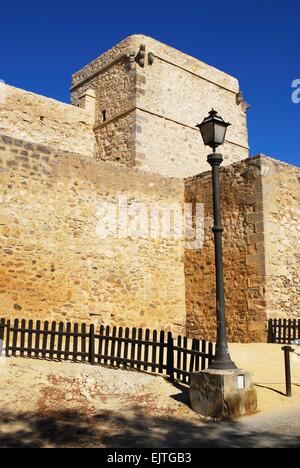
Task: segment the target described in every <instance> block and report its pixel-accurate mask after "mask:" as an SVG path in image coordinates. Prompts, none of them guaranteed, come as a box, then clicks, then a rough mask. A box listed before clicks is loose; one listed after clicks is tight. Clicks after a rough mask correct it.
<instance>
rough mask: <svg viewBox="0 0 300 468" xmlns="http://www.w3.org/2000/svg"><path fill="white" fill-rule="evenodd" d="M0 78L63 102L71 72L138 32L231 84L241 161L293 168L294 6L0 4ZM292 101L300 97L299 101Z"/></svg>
mask: <svg viewBox="0 0 300 468" xmlns="http://www.w3.org/2000/svg"><path fill="white" fill-rule="evenodd" d="M1 18H2V21H1V28H0V57H1V62H0V78H1V79H3V80H4V81H5V82H7V83H8V84H11V85H14V86H17V87H20V88H24V89H27V90H30V91H33V92H36V93H39V94H43V95H45V96H49V97H52V98H54V99H58V100H61V101H65V102H69V89H68V88H69V84H70V77H71V74H72V73H73V72H75V71H77V70H78V69H79V68H81V67H82V66H83V65H85V64H86V63H88V62H89V61H91V60H92V59H94V58H95V57H97V56H98V55H100V54H101V53H102V52H104V51H105V50H107V49H108V48H110V47H111V46H113V45H114V44H115V43H117V42H119V41H120V40H122V39H124V38H125V37H126V36H128V35H130V34H137V33H142V34H147V35H150V36H153V37H154V38H156V39H158V40H161V41H162V42H165V43H167V44H170V45H172V46H174V47H176V48H178V49H180V50H182V51H184V52H186V53H188V54H191V55H193V56H195V57H198V58H199V59H201V60H203V61H205V62H207V63H209V64H211V65H213V66H215V67H217V68H220V69H221V70H224V71H226V72H228V73H230V74H232V75H234V76H236V77H237V78H239V80H240V83H241V88H242V90H243V91H244V95H245V98H246V100H247V101H248V102H249V103H250V104H251V109H250V111H249V112H248V125H249V133H250V145H251V154H252V155H254V154H257V153H265V154H267V155H269V156H273V157H276V158H278V159H281V160H284V161H287V162H289V163H293V164H297V165H300V151H299V130H300V129H299V123H300V119H299V118H300V103H299V104H298V105H296V104H294V103H293V102H292V99H291V95H292V91H293V90H292V87H291V85H292V82H293V80H296V79H299V80H300V53H299V52H300V51H299V44H300V2H299V0H285V1H279V0H273V1H271V0H260V1H257V0H251V1H250V0H248V1H245V0H244V1H233V0H227V1H220V0H214V1H212V2H208V1H201V0H197V1H192V0H185V1H184V2H174V1H170V0H161V1H158V0H151V1H141V0H139V1H136V0H133V1H131V0H127V1H126V0H122V1H119V0H114V1H111V2H109V1H108V2H104V1H101V0H97V1H91V0H84V1H81V2H80V1H77V0H72V1H69V0H65V1H64V0H60V1H57V0H52V1H51V2H48V1H47V0H45V1H44V2H41V1H38V2H37V1H30V0H28V1H26V2H24V1H16V0H10V2H2V5H1ZM299 96H300V93H299Z"/></svg>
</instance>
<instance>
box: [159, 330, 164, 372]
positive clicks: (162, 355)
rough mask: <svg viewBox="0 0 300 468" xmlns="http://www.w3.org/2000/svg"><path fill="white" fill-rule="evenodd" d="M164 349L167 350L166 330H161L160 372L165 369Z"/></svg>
mask: <svg viewBox="0 0 300 468" xmlns="http://www.w3.org/2000/svg"><path fill="white" fill-rule="evenodd" d="M164 351H165V332H164V331H163V330H161V332H160V337H159V368H158V369H159V370H158V372H159V373H160V374H162V373H163V371H164Z"/></svg>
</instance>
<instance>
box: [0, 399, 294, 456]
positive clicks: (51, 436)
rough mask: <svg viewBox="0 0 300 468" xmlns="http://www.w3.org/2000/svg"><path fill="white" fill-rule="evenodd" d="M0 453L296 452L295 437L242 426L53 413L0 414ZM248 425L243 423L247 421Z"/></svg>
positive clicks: (139, 416)
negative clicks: (268, 449) (145, 450)
mask: <svg viewBox="0 0 300 468" xmlns="http://www.w3.org/2000/svg"><path fill="white" fill-rule="evenodd" d="M0 421H1V423H0V424H1V426H0V427H1V432H0V447H2V448H4V447H6V448H42V447H66V448H67V447H69V448H72V447H73V448H76V447H81V448H98V447H99V448H103V447H107V448H207V447H213V448H223V447H232V448H238V447H241V448H244V447H245V448H258V447H282V448H292V447H299V438H298V437H294V438H293V437H284V436H281V435H280V434H278V432H277V433H276V434H273V433H272V432H261V431H259V432H258V431H257V430H254V428H253V429H252V430H249V428H248V429H247V424H245V422H244V421H245V420H243V421H235V422H224V423H222V424H220V423H209V424H203V423H201V422H199V424H198V423H197V421H196V422H194V423H192V422H191V423H190V422H189V421H187V420H183V419H176V418H174V417H172V418H168V417H150V416H145V414H144V413H142V412H141V411H140V410H138V409H136V408H132V411H131V413H130V415H129V416H128V415H126V416H124V415H121V414H119V413H115V412H110V411H107V412H106V411H104V412H101V413H98V414H91V415H87V414H82V413H77V412H69V411H68V412H55V413H52V414H51V415H47V416H44V415H37V414H22V415H14V414H11V413H4V412H2V413H1V414H0ZM246 421H247V419H246Z"/></svg>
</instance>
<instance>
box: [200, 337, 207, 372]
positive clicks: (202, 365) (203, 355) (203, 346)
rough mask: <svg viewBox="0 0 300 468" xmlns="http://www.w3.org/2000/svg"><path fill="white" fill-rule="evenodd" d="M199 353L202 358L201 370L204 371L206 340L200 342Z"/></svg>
mask: <svg viewBox="0 0 300 468" xmlns="http://www.w3.org/2000/svg"><path fill="white" fill-rule="evenodd" d="M201 352H202V358H201V370H204V369H205V367H206V358H205V355H206V340H202V344H201Z"/></svg>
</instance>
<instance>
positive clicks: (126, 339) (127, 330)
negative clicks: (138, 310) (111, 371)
mask: <svg viewBox="0 0 300 468" xmlns="http://www.w3.org/2000/svg"><path fill="white" fill-rule="evenodd" d="M129 337H130V330H129V328H128V327H126V328H125V343H124V362H123V367H124V369H126V367H127V366H128V362H127V360H128V348H129Z"/></svg>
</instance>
